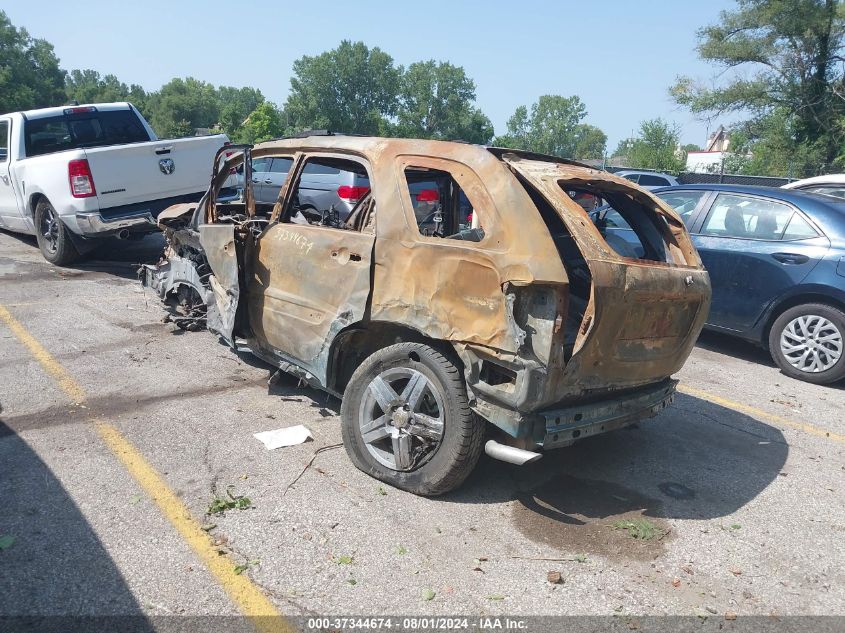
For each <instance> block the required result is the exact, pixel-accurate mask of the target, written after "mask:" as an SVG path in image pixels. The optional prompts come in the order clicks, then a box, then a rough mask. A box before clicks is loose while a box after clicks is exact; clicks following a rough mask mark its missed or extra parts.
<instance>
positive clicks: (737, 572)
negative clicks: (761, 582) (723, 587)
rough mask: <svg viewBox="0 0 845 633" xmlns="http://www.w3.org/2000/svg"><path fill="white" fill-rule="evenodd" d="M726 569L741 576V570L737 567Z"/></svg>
mask: <svg viewBox="0 0 845 633" xmlns="http://www.w3.org/2000/svg"><path fill="white" fill-rule="evenodd" d="M728 571H729V572H731V573H732V574H733V575H734V576H742V570H741V569H739V568H738V567H730V568H729V569H728Z"/></svg>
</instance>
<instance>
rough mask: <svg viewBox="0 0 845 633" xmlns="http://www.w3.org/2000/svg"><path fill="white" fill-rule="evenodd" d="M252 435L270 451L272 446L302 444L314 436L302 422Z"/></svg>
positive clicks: (280, 446)
mask: <svg viewBox="0 0 845 633" xmlns="http://www.w3.org/2000/svg"><path fill="white" fill-rule="evenodd" d="M253 437H254V438H255V439H257V440H258V441H259V442H262V443H263V444H264V446H265V447H267V450H270V451H272V450H273V449H274V448H282V447H284V446H293V445H294V444H302V443H303V442H305V441H307V440H309V439H312V440H313V439H314V436H313V435H311V431H310V430H309V429H308V428H307V427H306V426H303V425H302V424H297V425H296V426H288V427H285V428H283V429H276V430H275V431H263V432H261V433H254V434H253Z"/></svg>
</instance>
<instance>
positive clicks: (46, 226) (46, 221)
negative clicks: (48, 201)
mask: <svg viewBox="0 0 845 633" xmlns="http://www.w3.org/2000/svg"><path fill="white" fill-rule="evenodd" d="M39 228H40V230H41V236H42V237H43V238H44V241H45V243H46V245H47V250H48V251H50V252H51V253H55V252H56V249H57V248H58V244H59V223H58V221H57V220H56V215H55V214H54V213H53V210H52V209H51V208H49V207H47V208H46V209H45V210H44V213H42V214H41V226H40V227H39Z"/></svg>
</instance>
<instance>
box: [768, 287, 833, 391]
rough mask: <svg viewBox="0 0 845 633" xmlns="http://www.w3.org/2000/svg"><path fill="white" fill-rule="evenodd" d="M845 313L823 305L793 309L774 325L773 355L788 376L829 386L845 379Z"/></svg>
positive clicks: (786, 312)
mask: <svg viewBox="0 0 845 633" xmlns="http://www.w3.org/2000/svg"><path fill="white" fill-rule="evenodd" d="M843 346H845V314H843V313H842V311H841V310H837V309H836V308H834V307H833V306H829V305H825V304H823V303H807V304H804V305H799V306H795V307H794V308H789V309H788V310H785V311H784V312H783V314H781V315H780V316H779V317H778V318H777V319H776V320H775V322H774V323H773V324H772V330H771V332H769V352H770V353H771V355H772V358H773V359H774V361H775V362H776V363H777V365H778V367H780V370H781V371H782V372H783V373H784V374H786V375H787V376H791V377H792V378H797V379H798V380H805V381H807V382H812V383H816V384H817V385H826V384H830V383H832V382H836V381H837V380H841V379H842V378H845V349H843Z"/></svg>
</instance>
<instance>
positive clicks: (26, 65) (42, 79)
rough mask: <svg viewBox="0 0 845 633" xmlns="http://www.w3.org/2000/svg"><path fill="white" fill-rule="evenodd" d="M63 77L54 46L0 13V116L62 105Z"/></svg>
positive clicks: (63, 95) (3, 13)
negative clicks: (31, 34)
mask: <svg viewBox="0 0 845 633" xmlns="http://www.w3.org/2000/svg"><path fill="white" fill-rule="evenodd" d="M64 99H65V91H64V73H63V72H62V70H61V69H60V68H59V60H58V58H57V57H56V54H55V53H54V52H53V46H52V44H50V43H49V42H47V41H46V40H42V39H34V38H32V37H30V35H29V33H28V32H27V31H26V29H23V28H20V29H18V28H15V26H14V25H13V24H12V22H11V21H10V20H9V18H8V16H7V15H6V13H5V12H4V11H0V113H5V112H14V111H16V110H30V109H32V108H44V107H48V106H55V105H61V104H62V103H63V102H64Z"/></svg>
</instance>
